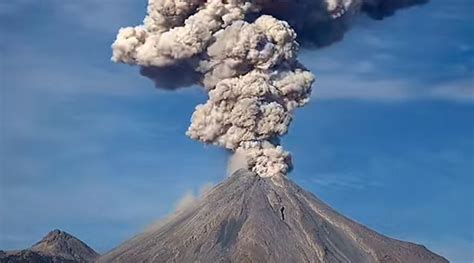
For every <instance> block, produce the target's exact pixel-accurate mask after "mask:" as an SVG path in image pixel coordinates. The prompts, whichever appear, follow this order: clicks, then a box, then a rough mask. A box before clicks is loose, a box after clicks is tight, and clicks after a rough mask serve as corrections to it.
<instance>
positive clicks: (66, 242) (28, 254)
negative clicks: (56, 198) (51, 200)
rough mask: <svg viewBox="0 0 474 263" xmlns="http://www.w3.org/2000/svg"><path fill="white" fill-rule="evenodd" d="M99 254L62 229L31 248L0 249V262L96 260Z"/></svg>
mask: <svg viewBox="0 0 474 263" xmlns="http://www.w3.org/2000/svg"><path fill="white" fill-rule="evenodd" d="M98 256H99V254H98V253H97V252H95V251H94V250H93V249H92V248H90V247H89V246H87V245H86V244H85V243H83V242H82V241H80V240H79V239H77V238H75V237H74V236H72V235H70V234H68V233H66V232H63V231H60V230H53V231H51V232H49V233H48V234H47V235H46V236H45V237H44V238H43V239H42V240H41V241H40V242H38V243H36V244H35V245H33V246H32V247H31V248H28V249H24V250H20V251H7V252H5V251H0V262H1V263H16V262H30V263H50V262H54V263H60V262H61V263H63V262H64V263H73V262H74V263H75V262H94V261H95V260H96V259H97V257H98Z"/></svg>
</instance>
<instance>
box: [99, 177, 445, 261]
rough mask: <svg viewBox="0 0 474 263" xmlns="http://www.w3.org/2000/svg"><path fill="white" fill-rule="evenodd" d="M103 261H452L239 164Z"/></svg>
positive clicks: (105, 257)
mask: <svg viewBox="0 0 474 263" xmlns="http://www.w3.org/2000/svg"><path fill="white" fill-rule="evenodd" d="M98 261H99V262H357V263H363V262H403V263H423V262H430V263H435V262H448V261H447V260H446V259H444V258H443V257H440V256H438V255H436V254H434V253H432V252H430V251H429V250H427V249H426V248H425V247H423V246H421V245H416V244H413V243H409V242H402V241H398V240H395V239H391V238H388V237H385V236H383V235H380V234H378V233H376V232H374V231H372V230H370V229H368V228H366V227H364V226H362V225H360V224H358V223H356V222H354V221H352V220H350V219H348V218H346V217H344V216H342V215H340V214H338V213H337V212H335V211H334V210H333V209H331V208H330V207H329V206H327V205H326V204H324V203H323V202H322V201H320V200H319V199H317V198H316V197H315V196H313V195H312V194H310V193H308V192H306V191H304V190H303V189H301V188H300V187H298V186H297V185H296V184H295V183H293V182H292V181H290V180H289V179H287V178H283V177H280V178H261V177H259V176H256V175H255V174H253V173H251V172H248V171H246V170H239V171H237V172H236V173H235V174H234V175H233V176H231V177H230V178H228V179H227V180H226V181H225V182H224V183H222V184H220V185H218V186H216V187H215V188H214V189H212V190H210V191H208V192H207V193H206V194H205V195H204V196H203V197H202V198H201V199H200V200H199V201H197V202H196V203H195V204H194V205H192V206H191V207H188V208H187V209H185V210H182V211H180V212H177V213H176V214H174V215H173V216H171V217H170V218H169V219H167V220H166V221H164V222H162V223H161V224H160V225H159V226H155V227H153V228H152V229H150V230H148V231H146V232H145V233H143V234H141V235H138V236H136V237H135V238H133V239H131V240H129V241H127V242H125V243H124V244H122V245H121V246H119V247H118V248H116V249H114V250H112V251H111V252H109V253H108V254H106V255H104V256H103V257H101V258H99V260H98Z"/></svg>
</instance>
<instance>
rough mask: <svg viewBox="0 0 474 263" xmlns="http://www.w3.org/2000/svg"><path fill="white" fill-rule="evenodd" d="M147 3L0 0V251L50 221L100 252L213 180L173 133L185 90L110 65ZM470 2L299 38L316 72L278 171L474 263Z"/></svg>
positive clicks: (187, 143)
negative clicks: (335, 35) (125, 30)
mask: <svg viewBox="0 0 474 263" xmlns="http://www.w3.org/2000/svg"><path fill="white" fill-rule="evenodd" d="M145 6H146V3H145V1H139V3H137V1H133V0H114V1H112V0H107V1H105V0H104V1H92V0H82V1H73V0H70V1H59V0H44V1H33V0H15V1H13V0H10V1H8V0H5V1H2V2H0V27H1V32H2V38H1V39H0V41H1V42H0V43H1V46H0V51H1V65H0V66H1V74H2V75H1V101H0V103H1V104H0V106H1V108H0V114H1V127H0V128H1V133H0V162H1V163H0V168H1V170H0V249H16V248H24V247H27V246H29V245H31V244H33V243H34V242H36V241H37V240H38V239H40V238H41V237H42V236H43V235H44V234H46V233H47V232H48V231H49V230H51V229H53V228H61V229H63V230H66V231H68V232H71V233H73V234H74V235H76V236H78V237H79V238H81V239H82V240H84V241H85V242H87V243H88V244H90V245H91V246H92V247H94V248H96V249H97V250H99V251H101V252H104V251H107V250H108V249H111V248H113V247H114V246H116V245H117V244H119V243H120V242H121V241H123V240H125V239H127V238H129V237H130V236H132V235H133V234H136V233H138V232H140V231H141V230H143V229H144V228H145V227H146V226H148V225H149V224H151V223H152V222H154V221H156V220H158V219H160V218H162V217H164V216H166V215H167V214H169V213H170V212H171V211H173V209H174V207H175V206H176V204H177V203H178V202H179V200H180V199H181V198H182V197H183V196H186V195H189V194H190V193H197V192H198V191H199V189H200V188H201V187H202V186H203V185H206V184H209V183H213V184H216V183H218V182H220V181H222V180H223V179H224V178H225V176H226V172H225V170H226V162H227V158H228V156H227V153H225V152H224V151H223V150H220V149H216V148H214V147H209V146H203V145H202V144H200V143H198V142H195V141H192V140H190V139H188V138H187V137H186V136H185V135H184V132H185V130H186V128H187V126H188V124H189V118H190V116H191V114H192V112H193V110H194V107H195V105H196V104H198V103H201V102H203V101H205V99H206V97H205V94H204V93H203V92H202V91H200V90H199V89H198V88H190V89H182V90H179V91H176V92H165V91H161V90H157V89H154V88H153V85H152V83H151V82H149V81H148V80H147V79H145V78H143V77H141V76H140V75H139V74H138V70H137V69H136V68H133V67H129V66H125V65H116V64H113V63H111V62H110V60H109V58H110V55H111V54H110V44H111V43H112V41H113V40H114V37H115V32H116V30H117V29H118V28H119V27H120V26H124V25H132V24H139V23H140V22H141V20H142V18H143V16H144V10H145ZM473 12H474V3H473V2H472V1H471V0H453V1H442V0H433V1H431V3H429V4H428V5H425V6H422V7H416V8H411V9H408V10H404V11H402V12H399V13H398V14H397V15H395V16H393V17H390V18H389V19H386V20H383V21H372V20H370V19H367V18H361V19H359V21H357V23H356V25H355V26H354V28H353V29H352V30H351V31H350V32H349V33H348V34H346V37H345V39H344V40H343V41H342V42H340V43H337V44H335V45H333V46H330V47H328V48H325V49H322V50H302V52H301V60H302V62H304V64H305V65H307V67H308V68H310V69H311V70H312V71H313V72H314V74H315V75H316V77H317V82H316V86H315V89H314V95H313V101H312V103H311V104H310V105H308V106H307V107H305V108H302V109H299V111H298V112H297V113H296V117H295V119H294V122H293V125H292V127H291V131H290V133H289V134H288V135H287V136H286V137H285V138H284V139H283V144H284V146H285V147H286V148H287V149H289V150H290V151H292V153H293V155H294V163H295V169H294V171H293V172H292V173H291V174H290V177H291V178H292V179H293V180H295V181H296V182H297V183H299V184H301V185H302V186H303V187H304V188H306V189H307V190H310V191H311V192H313V193H315V194H316V195H317V196H319V197H320V198H322V199H323V200H325V201H326V202H327V203H328V204H330V205H331V206H333V207H334V208H336V209H337V210H338V211H340V212H342V213H343V214H345V215H347V216H349V217H351V218H353V219H355V220H357V221H359V222H361V223H363V224H365V225H367V226H369V227H371V228H373V229H375V230H377V231H380V232H382V233H384V234H386V235H389V236H392V237H396V238H400V239H404V240H410V241H414V242H418V243H423V244H424V245H426V246H427V247H428V248H430V249H432V250H434V251H436V252H438V253H440V254H442V255H444V256H446V257H447V258H448V259H450V260H451V261H452V262H456V263H457V262H472V261H474V258H473V257H474V255H473V252H472V251H473V250H474V233H473V231H474V230H473V229H474V206H473V190H474V179H473V175H474V122H473V121H472V119H473V116H474V90H473V86H474V77H473V73H474V72H473V71H474V29H473V25H474V18H473V17H472V13H473Z"/></svg>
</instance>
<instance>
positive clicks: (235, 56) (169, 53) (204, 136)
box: [112, 0, 314, 177]
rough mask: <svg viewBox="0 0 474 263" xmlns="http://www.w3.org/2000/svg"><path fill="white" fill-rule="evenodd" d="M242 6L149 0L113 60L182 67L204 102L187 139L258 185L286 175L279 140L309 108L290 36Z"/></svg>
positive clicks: (306, 76) (307, 76)
mask: <svg viewBox="0 0 474 263" xmlns="http://www.w3.org/2000/svg"><path fill="white" fill-rule="evenodd" d="M259 9H260V7H259V6H258V5H256V4H254V3H252V2H249V1H244V0H228V1H224V0H209V1H198V0H195V1H186V0H150V1H149V6H148V16H147V17H146V18H145V20H144V25H142V26H137V27H127V28H122V29H121V30H120V32H119V34H118V36H117V40H116V41H115V43H114V44H113V45H112V47H113V58H112V59H113V60H114V61H116V62H123V63H128V64H137V65H140V66H144V67H158V68H160V67H162V68H166V67H173V66H175V65H183V64H186V65H188V67H191V68H192V69H193V70H194V71H195V73H196V72H197V73H198V74H199V76H200V77H199V84H201V85H202V86H203V87H204V88H205V89H206V91H207V92H208V95H209V99H208V101H207V102H206V103H205V104H202V105H198V106H197V107H196V111H195V112H194V114H193V116H192V118H191V125H190V127H189V129H188V131H187V133H186V134H187V135H188V136H189V137H191V138H193V139H196V140H200V141H202V142H204V143H208V144H213V145H217V146H220V147H224V148H227V149H229V150H231V151H233V152H238V153H239V154H241V155H243V156H245V159H246V162H247V166H248V168H249V169H251V170H252V171H254V172H256V173H257V174H258V175H260V176H262V177H269V176H278V175H285V174H286V173H287V172H288V171H289V170H290V169H291V158H290V155H289V153H288V152H286V151H285V150H283V148H282V147H281V146H280V145H279V137H280V136H282V135H284V134H286V133H287V132H288V126H289V124H290V122H291V120H292V111H293V110H294V109H295V108H297V107H301V106H303V105H305V104H306V103H307V102H308V101H309V97H310V93H311V85H312V83H313V81H314V77H313V75H312V74H311V73H310V72H309V71H307V70H306V69H305V68H304V67H303V66H302V65H301V64H299V63H298V61H297V53H298V47H299V46H298V43H297V42H296V33H295V32H294V30H293V29H292V28H291V27H290V26H289V25H288V23H286V22H285V21H280V20H278V19H276V18H274V17H272V16H268V15H260V16H258V17H257V18H256V19H255V20H253V21H252V20H250V19H249V21H252V22H249V21H246V20H245V19H247V18H248V17H250V16H252V15H255V14H258V10H259Z"/></svg>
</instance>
